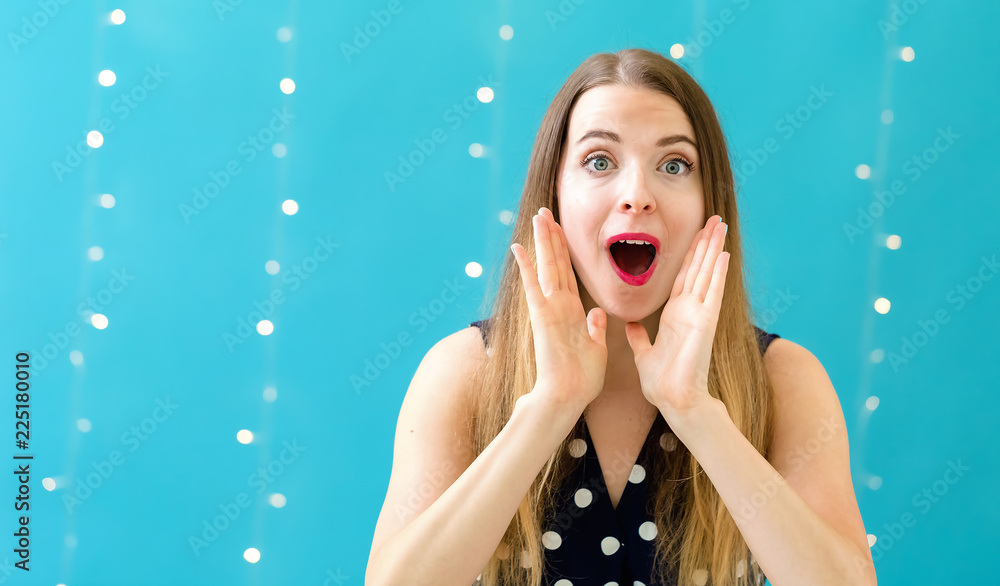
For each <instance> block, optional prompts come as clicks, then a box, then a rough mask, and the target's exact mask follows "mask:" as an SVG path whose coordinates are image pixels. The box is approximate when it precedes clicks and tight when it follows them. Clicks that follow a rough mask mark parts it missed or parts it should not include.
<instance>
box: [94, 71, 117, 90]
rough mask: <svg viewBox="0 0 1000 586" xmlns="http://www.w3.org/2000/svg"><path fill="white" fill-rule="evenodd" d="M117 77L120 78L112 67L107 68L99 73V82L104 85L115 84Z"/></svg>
mask: <svg viewBox="0 0 1000 586" xmlns="http://www.w3.org/2000/svg"><path fill="white" fill-rule="evenodd" d="M117 79H118V78H117V77H116V76H115V72H114V71H111V70H110V69H105V70H104V71H102V72H100V73H98V74H97V83H99V84H101V85H103V86H104V87H110V86H113V85H115V81H116V80H117Z"/></svg>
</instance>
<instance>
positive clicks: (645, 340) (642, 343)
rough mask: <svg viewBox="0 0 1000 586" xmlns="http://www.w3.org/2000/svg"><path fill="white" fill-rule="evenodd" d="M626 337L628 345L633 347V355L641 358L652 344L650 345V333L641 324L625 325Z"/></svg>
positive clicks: (630, 323)
mask: <svg viewBox="0 0 1000 586" xmlns="http://www.w3.org/2000/svg"><path fill="white" fill-rule="evenodd" d="M625 337H626V338H627V339H628V345H629V346H631V347H632V354H634V355H635V356H636V357H638V356H641V355H642V354H643V353H644V352H645V351H646V349H647V348H649V347H650V346H651V345H652V344H650V343H649V332H647V331H646V326H644V325H642V324H641V323H639V322H628V323H627V324H625Z"/></svg>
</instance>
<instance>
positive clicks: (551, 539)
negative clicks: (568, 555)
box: [542, 531, 562, 549]
mask: <svg viewBox="0 0 1000 586" xmlns="http://www.w3.org/2000/svg"><path fill="white" fill-rule="evenodd" d="M542 545H544V546H545V549H559V546H560V545H562V537H560V536H559V534H558V533H556V532H555V531H546V532H545V533H543V534H542Z"/></svg>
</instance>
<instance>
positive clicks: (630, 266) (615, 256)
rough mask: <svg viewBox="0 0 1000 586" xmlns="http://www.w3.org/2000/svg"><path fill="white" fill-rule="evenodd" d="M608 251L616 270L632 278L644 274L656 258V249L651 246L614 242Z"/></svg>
mask: <svg viewBox="0 0 1000 586" xmlns="http://www.w3.org/2000/svg"><path fill="white" fill-rule="evenodd" d="M609 251H610V253H611V259H612V260H613V261H614V263H615V265H616V266H617V267H618V269H619V270H621V271H622V272H624V273H625V274H627V275H631V276H633V277H638V276H640V275H642V274H644V273H646V271H648V270H649V268H650V267H651V266H652V264H653V259H654V258H655V257H656V248H655V247H654V246H653V245H652V244H629V243H627V242H615V243H612V244H611V247H610V250H609Z"/></svg>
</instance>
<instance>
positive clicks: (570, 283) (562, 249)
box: [546, 208, 580, 295]
mask: <svg viewBox="0 0 1000 586" xmlns="http://www.w3.org/2000/svg"><path fill="white" fill-rule="evenodd" d="M546 211H548V212H549V215H550V216H551V214H552V212H551V211H549V210H548V208H546ZM552 223H553V224H555V227H556V235H557V236H558V244H559V245H558V247H557V248H558V250H559V258H560V259H561V263H560V264H559V270H560V272H562V273H563V276H564V277H565V279H566V280H565V284H566V288H567V289H569V290H570V291H571V292H572V293H573V294H574V295H579V294H580V292H579V291H578V290H577V286H576V274H575V273H574V272H573V260H572V259H571V258H570V256H569V244H568V243H567V242H566V232H565V231H564V230H563V228H562V226H560V225H559V224H558V223H556V221H555V219H554V218H553V220H552ZM560 282H563V281H562V279H560Z"/></svg>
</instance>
